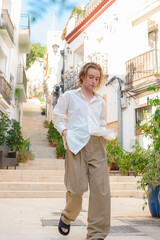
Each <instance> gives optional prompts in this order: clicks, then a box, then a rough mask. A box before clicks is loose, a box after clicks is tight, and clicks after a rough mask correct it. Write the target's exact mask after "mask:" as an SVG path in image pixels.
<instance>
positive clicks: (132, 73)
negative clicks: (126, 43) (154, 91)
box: [126, 49, 160, 86]
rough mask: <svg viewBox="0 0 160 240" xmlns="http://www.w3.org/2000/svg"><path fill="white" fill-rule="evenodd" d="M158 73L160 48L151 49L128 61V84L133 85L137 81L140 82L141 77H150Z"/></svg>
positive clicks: (159, 68) (159, 69)
mask: <svg viewBox="0 0 160 240" xmlns="http://www.w3.org/2000/svg"><path fill="white" fill-rule="evenodd" d="M157 73H160V50H155V49H153V50H150V51H148V52H145V53H143V54H141V55H139V56H137V57H135V58H132V59H130V60H129V61H127V62H126V84H127V85H130V86H132V85H133V83H135V84H136V81H137V84H138V83H139V82H140V80H141V79H149V78H150V77H152V76H154V75H155V74H157ZM141 82H142V81H141ZM137 84H136V85H137Z"/></svg>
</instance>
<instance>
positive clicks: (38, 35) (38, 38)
mask: <svg viewBox="0 0 160 240" xmlns="http://www.w3.org/2000/svg"><path fill="white" fill-rule="evenodd" d="M33 1H35V0H32V2H33ZM47 1H50V2H51V0H47ZM56 1H57V2H59V0H56ZM30 2H31V0H22V7H21V14H29V12H30V10H31V8H33V10H34V9H35V7H33V5H32V7H31V6H30ZM36 2H37V1H36ZM66 2H67V4H70V5H73V6H79V5H82V4H83V5H87V4H88V2H90V0H66ZM37 11H38V10H37ZM71 11H72V8H69V9H66V8H64V7H63V8H62V6H60V5H59V4H53V3H52V4H51V5H50V6H49V7H48V8H47V10H46V12H44V14H43V17H40V18H36V21H35V22H32V21H30V24H31V26H30V30H31V37H30V41H31V42H32V43H36V42H40V43H41V46H44V45H45V44H46V43H47V31H51V30H56V31H63V29H64V28H65V26H66V23H67V21H68V19H69V17H70V14H71ZM53 15H54V18H53ZM53 19H54V21H53Z"/></svg>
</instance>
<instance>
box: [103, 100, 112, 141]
mask: <svg viewBox="0 0 160 240" xmlns="http://www.w3.org/2000/svg"><path fill="white" fill-rule="evenodd" d="M105 117H106V103H105V101H104V100H103V102H102V110H101V115H100V127H101V128H102V129H103V134H104V135H103V137H104V138H105V139H108V140H112V139H115V130H114V129H113V128H112V129H107V123H106V119H105Z"/></svg>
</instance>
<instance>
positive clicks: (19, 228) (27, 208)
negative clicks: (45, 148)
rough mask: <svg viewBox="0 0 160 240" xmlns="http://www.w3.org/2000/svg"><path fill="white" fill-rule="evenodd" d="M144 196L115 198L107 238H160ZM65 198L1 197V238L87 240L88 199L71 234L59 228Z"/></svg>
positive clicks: (157, 223)
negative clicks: (64, 235) (60, 231)
mask: <svg viewBox="0 0 160 240" xmlns="http://www.w3.org/2000/svg"><path fill="white" fill-rule="evenodd" d="M142 204H143V200H142V199H136V198H112V208H111V209H112V211H111V212H112V221H111V231H110V234H109V235H108V237H107V238H106V239H107V240H128V239H129V240H155V239H156V240H159V239H160V220H159V219H156V218H152V217H150V213H149V211H148V208H146V209H145V211H144V212H143V211H142ZM64 205H65V199H64V198H54V199H52V198H41V199H35V198H34V199H33V198H28V199H26V198H14V199H13V198H10V199H6V198H1V199H0V206H1V207H0V216H1V217H0V240H65V239H66V240H67V239H68V240H85V235H86V224H87V207H88V206H87V205H88V199H86V198H84V199H83V209H82V211H81V213H80V215H79V216H78V218H77V220H76V221H75V222H73V224H72V227H71V232H70V235H69V236H67V237H63V236H61V235H60V234H59V232H58V230H57V224H58V220H59V216H60V213H61V210H62V209H63V207H64Z"/></svg>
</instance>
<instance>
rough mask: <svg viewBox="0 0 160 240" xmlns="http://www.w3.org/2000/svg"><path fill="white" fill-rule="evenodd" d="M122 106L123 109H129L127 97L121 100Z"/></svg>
mask: <svg viewBox="0 0 160 240" xmlns="http://www.w3.org/2000/svg"><path fill="white" fill-rule="evenodd" d="M121 106H122V108H126V107H128V98H126V97H123V98H121Z"/></svg>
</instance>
